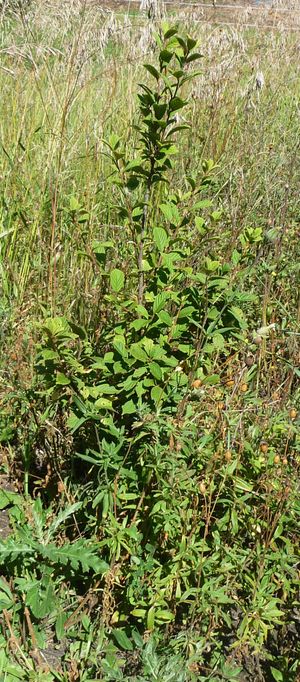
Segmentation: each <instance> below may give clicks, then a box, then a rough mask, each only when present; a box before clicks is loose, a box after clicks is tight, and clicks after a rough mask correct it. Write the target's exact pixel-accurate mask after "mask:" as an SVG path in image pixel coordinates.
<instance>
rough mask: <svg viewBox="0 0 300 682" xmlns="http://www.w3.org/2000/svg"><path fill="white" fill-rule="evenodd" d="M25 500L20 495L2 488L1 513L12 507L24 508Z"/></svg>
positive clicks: (0, 496)
mask: <svg viewBox="0 0 300 682" xmlns="http://www.w3.org/2000/svg"><path fill="white" fill-rule="evenodd" d="M23 503H24V498H23V497H22V495H19V493H14V492H12V491H11V490H5V489H4V488H0V511H1V510H2V509H5V507H9V506H10V505H17V506H23Z"/></svg>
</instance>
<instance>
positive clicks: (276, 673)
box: [271, 666, 284, 682]
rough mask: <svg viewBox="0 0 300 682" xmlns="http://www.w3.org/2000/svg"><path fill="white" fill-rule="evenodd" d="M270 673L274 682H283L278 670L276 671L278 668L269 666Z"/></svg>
mask: <svg viewBox="0 0 300 682" xmlns="http://www.w3.org/2000/svg"><path fill="white" fill-rule="evenodd" d="M271 673H272V675H273V677H274V680H276V682H283V680H284V677H283V674H282V672H281V671H280V670H278V668H273V667H272V666H271Z"/></svg>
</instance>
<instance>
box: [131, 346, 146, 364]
mask: <svg viewBox="0 0 300 682" xmlns="http://www.w3.org/2000/svg"><path fill="white" fill-rule="evenodd" d="M129 353H130V355H132V356H133V357H134V358H135V359H136V360H140V361H141V362H147V360H148V357H147V353H145V351H144V349H143V348H142V347H141V346H140V344H139V343H133V344H132V345H131V346H130V348H129Z"/></svg>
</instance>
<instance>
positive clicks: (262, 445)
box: [259, 440, 269, 452]
mask: <svg viewBox="0 0 300 682" xmlns="http://www.w3.org/2000/svg"><path fill="white" fill-rule="evenodd" d="M259 448H260V451H261V452H268V449H269V446H268V443H267V442H266V441H265V440H262V441H261V443H260V445H259Z"/></svg>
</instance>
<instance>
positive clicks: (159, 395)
mask: <svg viewBox="0 0 300 682" xmlns="http://www.w3.org/2000/svg"><path fill="white" fill-rule="evenodd" d="M151 398H152V400H153V402H155V403H156V405H158V404H159V403H160V402H162V400H164V398H165V394H164V391H163V389H162V388H160V387H159V386H153V388H152V389H151Z"/></svg>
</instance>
